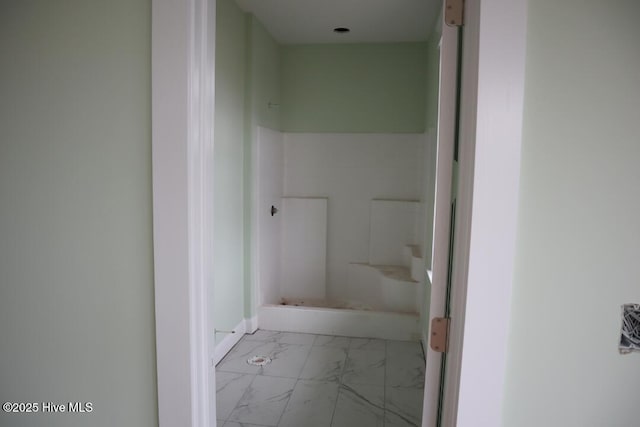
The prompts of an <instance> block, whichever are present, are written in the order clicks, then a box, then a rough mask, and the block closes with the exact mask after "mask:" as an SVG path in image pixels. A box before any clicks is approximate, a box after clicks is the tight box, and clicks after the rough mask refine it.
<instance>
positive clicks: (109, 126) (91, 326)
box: [0, 0, 158, 427]
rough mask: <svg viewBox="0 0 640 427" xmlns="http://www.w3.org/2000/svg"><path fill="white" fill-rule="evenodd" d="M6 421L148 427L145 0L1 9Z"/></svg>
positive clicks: (68, 0) (0, 259) (151, 362)
mask: <svg viewBox="0 0 640 427" xmlns="http://www.w3.org/2000/svg"><path fill="white" fill-rule="evenodd" d="M0 54H1V55H2V66H1V67H0V324H1V325H2V328H1V329H0V342H1V343H2V344H1V345H2V350H1V351H0V384H2V386H0V401H2V402H5V401H12V402H20V401H22V402H42V401H47V402H54V403H64V402H68V401H90V402H92V403H93V408H94V409H93V412H92V413H90V414H56V415H42V414H37V415H28V414H5V413H3V412H0V425H3V426H9V425H10V426H48V427H50V426H65V427H68V426H87V425H91V426H114V425H121V426H155V425H157V424H158V420H157V398H156V395H157V391H156V367H155V338H154V337H155V331H154V308H153V304H154V302H153V301H154V297H153V252H152V248H153V245H152V229H151V227H152V225H151V221H152V213H151V2H150V1H148V0H112V1H109V2H97V1H85V0H60V1H55V2H51V1H47V0H41V1H37V0H31V1H23V0H15V1H14V0H7V1H3V2H2V3H1V4H0Z"/></svg>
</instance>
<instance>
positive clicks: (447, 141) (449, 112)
mask: <svg viewBox="0 0 640 427" xmlns="http://www.w3.org/2000/svg"><path fill="white" fill-rule="evenodd" d="M441 19H443V18H442V17H441ZM457 63H458V31H457V29H455V28H451V27H449V26H447V25H442V38H441V49H440V81H439V95H438V129H437V139H436V141H437V148H436V180H435V197H434V208H435V210H434V217H433V246H432V251H431V253H432V262H431V276H430V277H431V298H430V304H429V319H428V328H429V330H428V334H427V336H431V319H432V318H434V317H443V316H444V314H445V313H444V309H445V303H446V290H447V276H448V272H449V239H450V236H449V231H450V225H451V186H452V177H453V154H454V153H453V151H454V142H455V133H456V129H455V126H456V92H457ZM425 356H426V368H425V389H424V402H423V409H422V426H423V427H435V426H436V425H437V422H438V401H439V396H440V371H441V369H440V365H441V360H442V355H441V353H437V352H435V351H433V350H432V349H431V347H430V346H427V352H426V353H425Z"/></svg>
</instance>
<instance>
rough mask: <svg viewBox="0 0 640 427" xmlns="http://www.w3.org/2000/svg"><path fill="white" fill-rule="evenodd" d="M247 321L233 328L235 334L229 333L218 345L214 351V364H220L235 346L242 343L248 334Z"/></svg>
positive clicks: (243, 320)
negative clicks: (241, 339)
mask: <svg viewBox="0 0 640 427" xmlns="http://www.w3.org/2000/svg"><path fill="white" fill-rule="evenodd" d="M246 328H247V319H242V321H240V323H238V324H237V325H236V327H235V328H233V333H227V334H226V336H225V337H224V339H223V340H222V341H220V343H219V344H218V345H216V347H215V350H214V351H213V364H214V365H217V364H218V363H220V361H221V360H222V358H223V357H224V356H226V355H227V353H229V351H230V350H231V349H232V348H233V346H234V345H236V344H237V343H238V341H240V338H242V336H243V335H244V334H245V333H246V332H247V329H246Z"/></svg>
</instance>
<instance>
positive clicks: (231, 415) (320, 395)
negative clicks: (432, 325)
mask: <svg viewBox="0 0 640 427" xmlns="http://www.w3.org/2000/svg"><path fill="white" fill-rule="evenodd" d="M253 356H268V357H270V358H271V359H272V362H271V363H269V364H267V365H265V366H253V365H249V364H247V359H249V358H251V357H253ZM216 382H217V384H216V389H217V391H216V397H217V411H216V418H217V425H218V427H262V426H278V427H408V426H419V425H420V423H421V419H422V394H423V388H424V387H423V386H424V356H423V353H422V348H421V346H420V343H417V342H407V341H391V340H377V339H366V338H347V337H338V336H327V335H313V334H297V333H290V332H274V331H264V330H258V331H256V333H254V334H252V335H245V336H244V337H242V339H241V340H240V341H239V342H238V344H236V346H235V347H234V348H233V349H232V350H231V351H230V352H229V354H227V355H226V356H225V358H224V359H222V361H221V362H220V363H219V364H218V366H217V367H216Z"/></svg>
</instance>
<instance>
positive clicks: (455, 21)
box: [444, 0, 464, 27]
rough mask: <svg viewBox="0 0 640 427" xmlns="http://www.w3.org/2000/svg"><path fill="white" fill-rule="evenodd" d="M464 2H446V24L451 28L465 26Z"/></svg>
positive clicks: (451, 0) (446, 0) (457, 0)
mask: <svg viewBox="0 0 640 427" xmlns="http://www.w3.org/2000/svg"><path fill="white" fill-rule="evenodd" d="M463 16H464V0H445V3H444V22H445V23H446V24H447V25H448V26H450V27H460V26H462V24H463Z"/></svg>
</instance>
